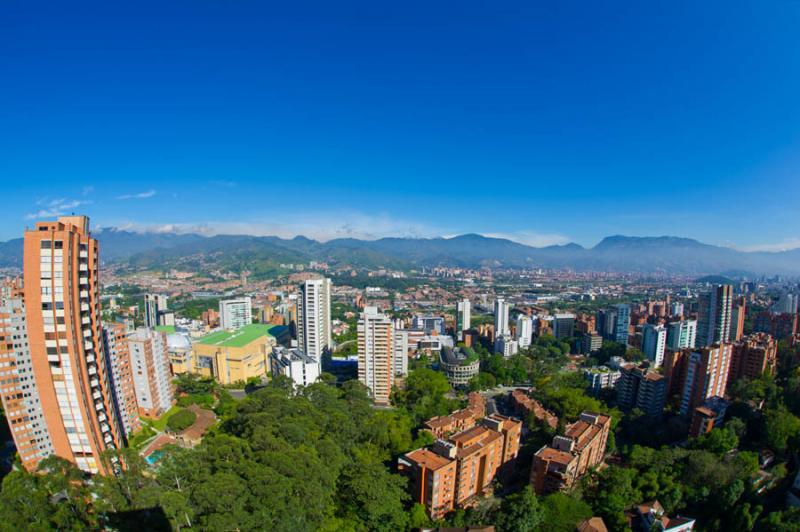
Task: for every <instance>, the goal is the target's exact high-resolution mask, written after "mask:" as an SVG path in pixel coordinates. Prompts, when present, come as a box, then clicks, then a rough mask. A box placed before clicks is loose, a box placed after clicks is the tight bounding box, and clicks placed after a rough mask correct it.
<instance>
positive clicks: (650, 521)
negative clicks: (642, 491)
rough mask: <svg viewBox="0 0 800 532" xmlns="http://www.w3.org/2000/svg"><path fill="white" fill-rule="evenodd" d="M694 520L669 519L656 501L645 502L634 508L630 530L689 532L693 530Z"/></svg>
mask: <svg viewBox="0 0 800 532" xmlns="http://www.w3.org/2000/svg"><path fill="white" fill-rule="evenodd" d="M694 525H695V520H694V519H692V518H691V517H681V516H677V517H669V516H667V515H666V513H665V512H664V507H663V506H661V503H659V502H658V501H652V502H646V503H644V504H639V505H637V506H636V511H635V514H634V519H633V520H632V522H631V529H632V530H633V531H634V532H652V531H653V530H658V531H659V532H689V531H691V530H694Z"/></svg>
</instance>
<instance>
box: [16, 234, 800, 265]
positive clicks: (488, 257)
mask: <svg viewBox="0 0 800 532" xmlns="http://www.w3.org/2000/svg"><path fill="white" fill-rule="evenodd" d="M94 236H95V237H97V238H98V240H99V241H100V244H101V257H102V259H103V260H104V261H105V262H108V263H118V264H128V265H130V266H131V267H133V268H143V269H158V268H168V267H169V268H173V267H195V268H218V269H223V270H224V269H231V270H234V271H236V270H238V269H248V270H260V269H263V265H264V264H271V265H276V264H279V263H302V262H309V261H312V260H316V261H325V262H328V263H330V264H332V265H342V264H346V265H351V266H354V267H372V268H375V267H387V268H413V267H422V266H428V267H431V266H454V267H464V268H475V267H481V266H488V267H529V268H530V267H536V268H572V269H575V270H579V271H589V270H594V271H618V272H639V273H674V274H687V275H707V274H724V275H729V276H741V275H760V274H788V275H797V274H800V249H794V250H789V251H781V252H743V251H737V250H734V249H731V248H725V247H719V246H713V245H709V244H703V243H701V242H698V241H697V240H692V239H689V238H679V237H673V236H661V237H630V236H622V235H616V236H610V237H606V238H604V239H603V240H602V241H601V242H600V243H598V244H597V245H596V246H594V247H591V248H584V247H582V246H580V245H578V244H566V245H559V246H547V247H540V248H536V247H531V246H527V245H524V244H520V243H518V242H513V241H511V240H507V239H503V238H490V237H485V236H481V235H477V234H466V235H460V236H456V237H452V238H381V239H378V240H358V239H354V238H341V239H335V240H330V241H327V242H318V241H316V240H311V239H309V238H306V237H303V236H298V237H295V238H292V239H283V238H278V237H274V236H247V235H217V236H211V237H206V236H201V235H197V234H176V233H138V232H131V231H125V230H120V229H114V228H105V229H100V230H98V231H95V232H94ZM21 264H22V239H14V240H9V241H7V242H0V267H14V266H16V267H19V266H21Z"/></svg>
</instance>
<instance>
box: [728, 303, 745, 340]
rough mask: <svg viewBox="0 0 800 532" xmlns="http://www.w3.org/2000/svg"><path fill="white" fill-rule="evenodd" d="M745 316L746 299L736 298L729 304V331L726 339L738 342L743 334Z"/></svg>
mask: <svg viewBox="0 0 800 532" xmlns="http://www.w3.org/2000/svg"><path fill="white" fill-rule="evenodd" d="M746 316H747V300H746V299H745V298H744V297H739V298H737V299H736V300H735V301H734V302H733V305H732V306H731V331H730V334H729V335H728V339H729V340H730V341H731V342H738V341H739V340H741V339H742V336H744V319H745V317H746Z"/></svg>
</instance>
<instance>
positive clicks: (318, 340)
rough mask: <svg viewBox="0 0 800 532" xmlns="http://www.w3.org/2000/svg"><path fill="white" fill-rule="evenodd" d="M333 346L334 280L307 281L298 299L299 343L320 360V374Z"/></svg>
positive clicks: (301, 288)
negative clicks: (323, 358) (332, 305)
mask: <svg viewBox="0 0 800 532" xmlns="http://www.w3.org/2000/svg"><path fill="white" fill-rule="evenodd" d="M331 343H332V342H331V280H330V279H310V280H307V281H305V282H304V283H303V284H302V285H301V286H300V297H299V298H298V299H297V344H298V346H299V347H300V349H301V350H302V351H303V352H304V353H305V354H306V355H308V356H310V357H312V358H314V359H315V360H316V361H317V364H319V371H320V373H321V372H322V357H323V355H324V354H325V351H326V350H327V349H328V348H329V347H330V346H331Z"/></svg>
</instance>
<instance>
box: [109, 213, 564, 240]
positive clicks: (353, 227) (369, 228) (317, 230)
mask: <svg viewBox="0 0 800 532" xmlns="http://www.w3.org/2000/svg"><path fill="white" fill-rule="evenodd" d="M276 218H277V219H276V220H253V221H243V222H229V221H204V222H196V223H140V222H127V223H124V224H118V225H117V228H118V229H124V230H128V231H136V232H145V233H178V234H188V233H194V234H200V235H205V236H214V235H250V236H277V237H280V238H294V237H296V236H305V237H308V238H312V239H314V240H318V241H320V242H327V241H328V240H333V239H336V238H357V239H360V240H376V239H379V238H384V237H411V238H437V237H445V238H448V237H451V236H456V235H459V234H464V233H468V232H470V231H467V230H464V229H463V228H459V229H458V231H454V230H453V228H452V227H449V228H446V227H441V226H437V225H432V224H425V223H420V222H418V221H410V220H404V219H399V218H395V217H392V216H389V215H386V214H378V215H371V214H365V213H361V212H352V211H346V212H326V213H316V214H284V215H279V216H276ZM483 234H484V236H488V237H496V238H507V239H509V240H513V241H515V242H519V243H522V244H528V245H531V246H538V247H541V246H549V245H553V244H566V243H568V242H569V241H570V240H569V239H568V238H567V237H565V236H563V235H557V234H547V233H537V232H534V231H528V230H525V231H516V232H508V233H483Z"/></svg>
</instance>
